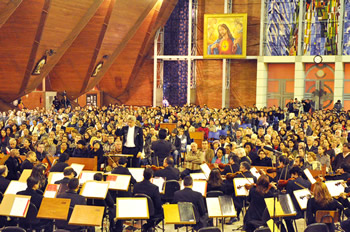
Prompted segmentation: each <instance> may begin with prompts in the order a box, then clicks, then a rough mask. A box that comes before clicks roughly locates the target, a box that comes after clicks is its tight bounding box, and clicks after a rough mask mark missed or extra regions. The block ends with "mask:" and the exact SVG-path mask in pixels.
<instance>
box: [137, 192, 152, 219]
mask: <svg viewBox="0 0 350 232" xmlns="http://www.w3.org/2000/svg"><path fill="white" fill-rule="evenodd" d="M134 197H146V198H147V203H148V213H149V216H150V217H151V216H153V215H154V214H155V210H154V204H153V200H152V198H150V196H148V195H147V194H143V193H136V194H135V195H134Z"/></svg>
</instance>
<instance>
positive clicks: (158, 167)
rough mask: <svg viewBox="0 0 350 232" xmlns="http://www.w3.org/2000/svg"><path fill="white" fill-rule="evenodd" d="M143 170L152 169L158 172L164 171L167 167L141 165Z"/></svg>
mask: <svg viewBox="0 0 350 232" xmlns="http://www.w3.org/2000/svg"><path fill="white" fill-rule="evenodd" d="M141 168H152V170H153V171H154V172H156V171H158V170H162V169H164V168H165V167H163V166H156V165H141Z"/></svg>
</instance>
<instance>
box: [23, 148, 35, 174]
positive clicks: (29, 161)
mask: <svg viewBox="0 0 350 232" xmlns="http://www.w3.org/2000/svg"><path fill="white" fill-rule="evenodd" d="M35 161H36V153H35V152H34V151H28V152H27V153H26V159H25V160H24V161H23V162H22V164H21V172H23V170H24V169H33V167H34V164H33V163H34V162H35Z"/></svg>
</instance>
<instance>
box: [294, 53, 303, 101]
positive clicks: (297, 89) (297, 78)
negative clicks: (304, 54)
mask: <svg viewBox="0 0 350 232" xmlns="http://www.w3.org/2000/svg"><path fill="white" fill-rule="evenodd" d="M298 58H300V60H299V59H296V60H295V67H294V98H298V100H302V99H303V98H304V94H305V65H304V63H302V62H301V57H298Z"/></svg>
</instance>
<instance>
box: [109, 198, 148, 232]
mask: <svg viewBox="0 0 350 232" xmlns="http://www.w3.org/2000/svg"><path fill="white" fill-rule="evenodd" d="M116 219H121V220H125V219H129V220H130V219H131V220H132V230H133V231H134V228H135V227H134V220H135V219H141V220H143V219H149V211H148V201H147V198H145V197H138V198H130V197H123V198H117V213H116Z"/></svg>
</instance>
